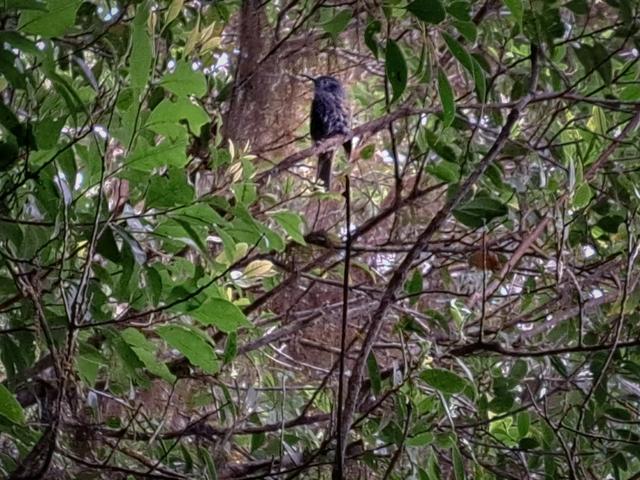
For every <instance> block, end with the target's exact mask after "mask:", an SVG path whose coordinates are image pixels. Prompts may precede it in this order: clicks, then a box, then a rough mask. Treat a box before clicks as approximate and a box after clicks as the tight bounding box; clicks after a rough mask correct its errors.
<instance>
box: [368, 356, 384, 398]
mask: <svg viewBox="0 0 640 480" xmlns="http://www.w3.org/2000/svg"><path fill="white" fill-rule="evenodd" d="M367 372H368V373H369V380H370V381H371V391H372V392H373V393H374V395H378V394H379V393H380V391H381V390H382V378H381V377H380V368H379V367H378V361H377V360H376V356H375V354H374V353H373V352H371V353H370V354H369V356H368V357H367Z"/></svg>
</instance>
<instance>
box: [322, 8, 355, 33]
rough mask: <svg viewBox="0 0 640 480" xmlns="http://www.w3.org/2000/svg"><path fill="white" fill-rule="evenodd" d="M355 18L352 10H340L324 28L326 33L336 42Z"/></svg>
mask: <svg viewBox="0 0 640 480" xmlns="http://www.w3.org/2000/svg"><path fill="white" fill-rule="evenodd" d="M352 18H353V11H352V10H351V9H350V8H345V9H342V10H340V11H339V12H338V13H337V14H336V15H335V16H334V17H333V18H332V19H331V20H329V21H328V22H326V23H324V24H323V25H322V26H323V28H324V31H325V32H327V33H328V34H329V35H331V38H333V40H334V41H335V40H336V39H337V38H338V36H339V35H340V34H341V33H342V32H343V31H344V29H345V28H347V25H349V21H350V20H351V19H352Z"/></svg>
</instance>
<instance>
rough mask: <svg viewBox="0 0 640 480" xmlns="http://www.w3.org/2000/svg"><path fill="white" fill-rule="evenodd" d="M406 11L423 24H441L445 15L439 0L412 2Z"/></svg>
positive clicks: (415, 0)
mask: <svg viewBox="0 0 640 480" xmlns="http://www.w3.org/2000/svg"><path fill="white" fill-rule="evenodd" d="M407 10H408V11H410V12H411V13H413V14H414V15H415V16H416V18H418V19H420V20H422V21H423V22H426V23H432V24H438V23H440V22H442V21H443V20H444V19H445V17H446V15H447V14H446V12H445V10H444V7H443V6H442V3H440V0H414V1H413V2H411V3H410V4H409V5H408V6H407Z"/></svg>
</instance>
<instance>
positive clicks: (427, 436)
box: [406, 432, 435, 447]
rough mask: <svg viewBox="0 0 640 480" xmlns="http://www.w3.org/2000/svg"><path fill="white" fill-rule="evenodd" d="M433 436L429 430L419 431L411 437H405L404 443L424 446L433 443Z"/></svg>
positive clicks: (409, 445)
mask: <svg viewBox="0 0 640 480" xmlns="http://www.w3.org/2000/svg"><path fill="white" fill-rule="evenodd" d="M434 439H435V436H434V435H433V433H431V432H423V433H419V434H417V435H415V436H413V437H409V438H407V441H406V445H407V447H424V446H425V445H429V444H431V443H433V440H434Z"/></svg>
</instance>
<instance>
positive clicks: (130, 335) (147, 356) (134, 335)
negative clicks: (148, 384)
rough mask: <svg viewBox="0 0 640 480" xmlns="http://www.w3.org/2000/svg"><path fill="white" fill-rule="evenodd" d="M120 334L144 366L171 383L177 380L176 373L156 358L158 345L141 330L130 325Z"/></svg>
mask: <svg viewBox="0 0 640 480" xmlns="http://www.w3.org/2000/svg"><path fill="white" fill-rule="evenodd" d="M120 336H121V337H122V339H123V340H124V341H125V342H126V343H127V344H128V345H129V346H130V347H131V349H132V350H133V351H134V352H135V354H136V355H137V357H138V359H139V360H140V361H141V362H142V363H144V366H145V367H146V368H147V370H149V372H151V373H152V374H154V375H156V376H158V377H160V378H162V379H163V380H166V381H167V382H169V383H173V382H175V381H176V377H175V375H174V374H173V373H171V372H170V371H169V369H168V368H167V366H166V365H165V364H164V363H162V362H160V361H158V359H157V358H156V354H155V351H156V346H155V345H154V344H153V343H151V342H150V341H149V340H147V338H146V337H145V336H144V335H143V334H142V333H141V332H140V331H138V330H136V329H135V328H132V327H128V328H126V329H124V330H123V331H122V332H120Z"/></svg>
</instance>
